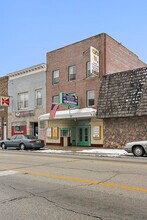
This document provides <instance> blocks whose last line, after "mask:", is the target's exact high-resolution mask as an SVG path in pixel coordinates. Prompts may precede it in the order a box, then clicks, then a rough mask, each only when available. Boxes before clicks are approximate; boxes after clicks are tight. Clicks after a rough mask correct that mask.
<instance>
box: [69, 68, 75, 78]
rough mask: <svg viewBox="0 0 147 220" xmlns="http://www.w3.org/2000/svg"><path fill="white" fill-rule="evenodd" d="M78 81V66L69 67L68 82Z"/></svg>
mask: <svg viewBox="0 0 147 220" xmlns="http://www.w3.org/2000/svg"><path fill="white" fill-rule="evenodd" d="M75 79H76V66H69V67H68V81H73V80H75Z"/></svg>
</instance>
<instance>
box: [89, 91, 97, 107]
mask: <svg viewBox="0 0 147 220" xmlns="http://www.w3.org/2000/svg"><path fill="white" fill-rule="evenodd" d="M94 98H95V94H94V90H89V91H87V106H94Z"/></svg>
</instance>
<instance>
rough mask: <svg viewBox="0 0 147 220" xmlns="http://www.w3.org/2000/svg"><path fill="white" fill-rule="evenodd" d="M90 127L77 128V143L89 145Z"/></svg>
mask: <svg viewBox="0 0 147 220" xmlns="http://www.w3.org/2000/svg"><path fill="white" fill-rule="evenodd" d="M90 144H91V141H90V127H79V128H78V145H79V146H90Z"/></svg>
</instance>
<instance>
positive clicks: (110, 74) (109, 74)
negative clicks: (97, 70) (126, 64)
mask: <svg viewBox="0 0 147 220" xmlns="http://www.w3.org/2000/svg"><path fill="white" fill-rule="evenodd" d="M138 70H146V71H147V65H146V66H143V67H139V68H135V69H131V70H125V71H120V72H115V73H106V74H105V75H103V78H104V77H109V76H112V75H115V74H120V73H131V72H132V71H138Z"/></svg>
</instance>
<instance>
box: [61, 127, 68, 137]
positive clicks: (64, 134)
mask: <svg viewBox="0 0 147 220" xmlns="http://www.w3.org/2000/svg"><path fill="white" fill-rule="evenodd" d="M60 135H61V137H70V136H71V131H70V129H64V128H63V129H61V132H60Z"/></svg>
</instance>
